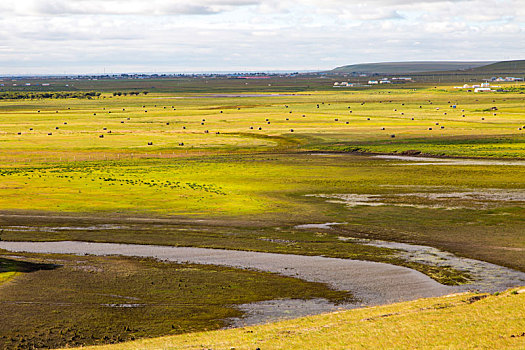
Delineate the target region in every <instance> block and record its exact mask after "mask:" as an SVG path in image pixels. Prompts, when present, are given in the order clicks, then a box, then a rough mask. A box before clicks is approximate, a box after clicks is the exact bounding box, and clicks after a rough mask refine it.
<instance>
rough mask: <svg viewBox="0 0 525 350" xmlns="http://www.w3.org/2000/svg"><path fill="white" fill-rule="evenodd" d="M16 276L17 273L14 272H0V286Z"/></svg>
mask: <svg viewBox="0 0 525 350" xmlns="http://www.w3.org/2000/svg"><path fill="white" fill-rule="evenodd" d="M18 274H19V272H16V271H9V272H0V285H1V284H3V283H5V282H7V281H9V280H10V279H12V278H14V277H15V276H16V275H18Z"/></svg>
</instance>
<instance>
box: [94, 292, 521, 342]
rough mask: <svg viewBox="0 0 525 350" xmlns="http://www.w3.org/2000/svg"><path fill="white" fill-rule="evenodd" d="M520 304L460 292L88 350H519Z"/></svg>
mask: <svg viewBox="0 0 525 350" xmlns="http://www.w3.org/2000/svg"><path fill="white" fill-rule="evenodd" d="M524 302H525V293H523V290H522V292H521V294H518V293H517V291H516V290H513V291H509V292H506V293H502V294H499V295H486V294H477V295H476V294H463V295H456V296H448V297H442V298H434V299H422V300H417V301H412V302H407V303H401V304H394V305H388V306H380V307H374V308H366V309H358V310H351V311H344V312H337V313H332V314H326V315H319V316H313V317H307V318H301V319H297V320H292V321H284V322H279V323H273V324H267V325H262V326H256V327H249V328H242V329H231V330H224V331H215V332H204V333H192V334H184V335H178V336H173V337H164V338H158V339H146V340H140V341H136V342H131V343H125V344H120V345H110V346H102V347H96V348H88V349H107V350H118V349H217V350H221V349H233V348H235V349H255V348H260V349H312V348H315V349H431V348H432V349H523V347H524V346H525V335H524V332H523V330H524V329H525V317H524V316H525V315H524V310H523V307H522V306H523V303H524Z"/></svg>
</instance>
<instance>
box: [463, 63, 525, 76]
mask: <svg viewBox="0 0 525 350" xmlns="http://www.w3.org/2000/svg"><path fill="white" fill-rule="evenodd" d="M468 72H469V73H470V72H472V73H478V72H479V73H494V74H503V73H514V74H515V73H521V74H525V60H517V61H502V62H497V63H492V64H489V65H485V66H481V67H475V68H472V69H469V70H468Z"/></svg>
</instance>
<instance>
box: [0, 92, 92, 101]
mask: <svg viewBox="0 0 525 350" xmlns="http://www.w3.org/2000/svg"><path fill="white" fill-rule="evenodd" d="M100 95H102V93H100V92H96V91H85V92H82V91H79V92H22V91H20V92H18V91H7V92H0V100H33V99H62V98H87V99H91V98H94V97H99V96H100Z"/></svg>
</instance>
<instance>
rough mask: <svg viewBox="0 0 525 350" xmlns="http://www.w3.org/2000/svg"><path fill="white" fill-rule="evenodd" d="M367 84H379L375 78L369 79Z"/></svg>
mask: <svg viewBox="0 0 525 350" xmlns="http://www.w3.org/2000/svg"><path fill="white" fill-rule="evenodd" d="M368 84H369V85H377V84H379V82H378V81H377V80H369V81H368Z"/></svg>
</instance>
